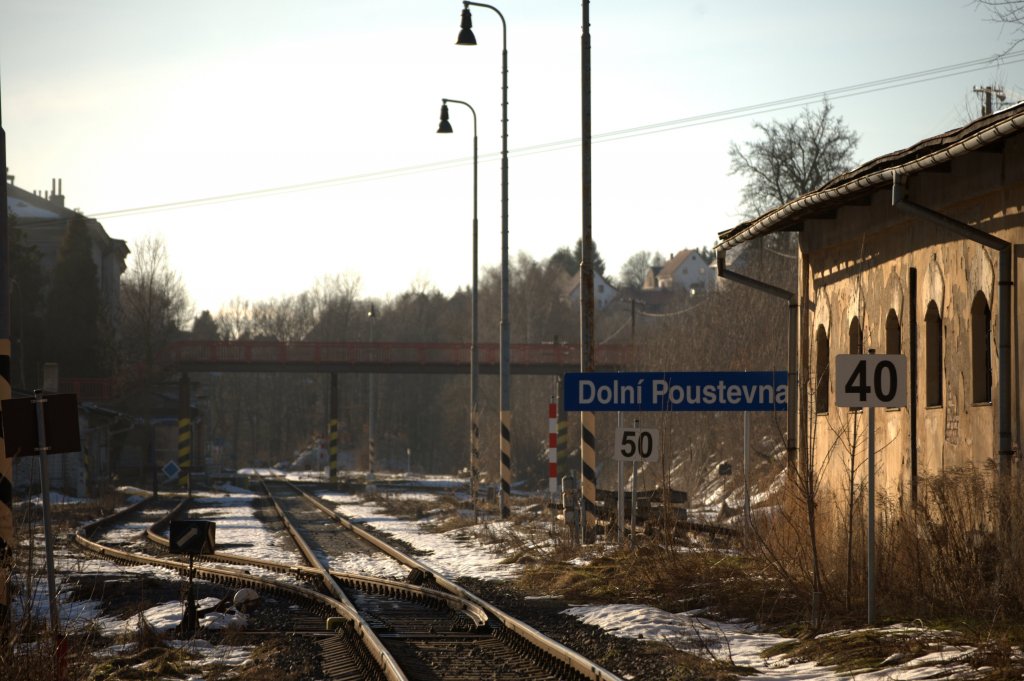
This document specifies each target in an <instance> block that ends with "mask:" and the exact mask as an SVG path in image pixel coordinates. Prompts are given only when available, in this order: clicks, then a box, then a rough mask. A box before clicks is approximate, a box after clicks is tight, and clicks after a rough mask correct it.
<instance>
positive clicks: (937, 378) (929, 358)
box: [924, 301, 942, 407]
mask: <svg viewBox="0 0 1024 681" xmlns="http://www.w3.org/2000/svg"><path fill="white" fill-rule="evenodd" d="M924 326H925V336H924V362H925V406H928V407H941V406H942V317H941V316H940V315H939V308H938V306H936V305H935V301H932V302H930V303H928V310H927V312H925V315H924Z"/></svg>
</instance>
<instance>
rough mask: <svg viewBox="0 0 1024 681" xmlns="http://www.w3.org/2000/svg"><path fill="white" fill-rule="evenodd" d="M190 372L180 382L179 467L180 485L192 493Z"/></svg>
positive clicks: (183, 375) (182, 376)
mask: <svg viewBox="0 0 1024 681" xmlns="http://www.w3.org/2000/svg"><path fill="white" fill-rule="evenodd" d="M189 387H190V386H189V382H188V374H182V375H181V380H180V381H179V382H178V467H179V468H180V469H181V473H180V475H179V477H178V486H179V487H184V488H185V491H187V492H188V494H189V495H191V494H192V414H191V412H190V409H189V402H191V397H190V395H189Z"/></svg>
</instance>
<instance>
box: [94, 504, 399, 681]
mask: <svg viewBox="0 0 1024 681" xmlns="http://www.w3.org/2000/svg"><path fill="white" fill-rule="evenodd" d="M151 499H152V497H147V498H144V499H143V500H142V501H140V502H138V503H136V504H133V505H132V506H129V507H126V508H124V509H122V510H121V511H118V512H117V513H114V514H112V515H110V516H106V517H104V518H99V519H97V520H94V521H92V522H90V523H87V524H85V525H83V526H82V527H81V528H79V529H78V530H77V531H76V532H75V535H74V537H75V542H76V543H78V544H79V545H81V546H82V547H84V548H85V549H87V550H89V551H91V552H93V553H98V554H100V555H102V556H104V557H106V558H107V559H109V560H111V561H113V562H115V563H123V564H130V565H155V566H158V567H163V568H166V569H169V570H173V571H175V572H178V573H179V574H183V575H187V574H188V573H189V571H190V570H194V574H195V575H196V576H199V577H201V578H202V579H205V580H208V581H210V582H213V583H215V584H224V583H233V584H242V585H244V586H248V587H250V588H253V589H257V590H260V591H264V592H267V591H269V592H271V593H275V594H278V595H288V596H291V597H293V598H297V599H299V600H304V601H307V602H312V603H316V604H317V605H319V606H320V607H322V608H324V609H326V610H328V611H332V612H333V613H334V614H335V615H336V616H339V617H341V618H343V620H344V621H346V622H348V623H349V624H350V625H351V631H352V633H353V634H355V636H356V637H357V638H358V639H359V640H360V642H361V643H362V644H363V646H364V647H365V649H366V650H367V651H368V652H369V653H370V655H371V659H372V661H373V663H374V664H376V665H377V666H378V668H379V669H380V671H381V673H382V674H383V676H384V678H385V679H387V680H388V681H409V679H408V677H407V676H406V675H405V674H404V672H402V670H401V669H400V668H399V666H398V664H397V662H396V661H395V660H394V658H393V657H392V656H391V653H390V652H389V651H388V650H387V648H385V647H384V644H383V643H381V641H380V639H379V638H377V635H376V634H375V633H374V632H373V631H372V629H371V628H370V626H369V624H367V623H366V622H365V621H364V620H363V618H362V617H361V616H360V615H359V613H358V611H357V610H356V609H355V608H354V607H353V606H352V604H351V603H350V602H349V601H348V599H347V598H345V599H344V600H341V599H337V598H334V597H332V596H328V595H326V594H323V593H321V592H319V591H316V590H314V589H308V588H306V587H301V586H296V585H294V584H287V583H284V582H280V581H278V580H275V579H271V578H269V577H258V576H254V575H251V574H248V573H246V572H242V571H240V570H232V569H228V568H218V567H211V566H203V565H199V566H192V567H190V566H189V565H188V563H184V562H180V561H175V560H170V559H167V558H159V557H156V556H143V555H139V554H135V553H131V552H129V551H124V550H122V549H117V548H114V547H110V546H104V545H103V544H100V543H99V542H96V541H93V540H92V539H90V538H89V535H91V533H92V532H94V531H95V530H97V529H99V528H100V527H102V526H104V525H109V524H113V523H114V522H116V521H117V520H118V519H120V518H121V517H123V516H124V515H126V514H128V513H131V512H132V511H135V510H138V509H139V508H140V507H142V506H143V505H145V504H147V503H148V502H149V501H150V500H151ZM187 501H188V499H187V498H186V500H185V501H184V502H183V503H180V504H178V506H176V507H175V509H174V510H173V511H172V512H171V513H169V514H168V515H167V516H165V517H164V518H162V519H161V521H158V522H162V521H166V522H170V519H171V517H172V516H173V515H174V514H176V513H179V512H180V511H181V510H182V509H183V508H184V505H185V504H187ZM147 534H148V532H147Z"/></svg>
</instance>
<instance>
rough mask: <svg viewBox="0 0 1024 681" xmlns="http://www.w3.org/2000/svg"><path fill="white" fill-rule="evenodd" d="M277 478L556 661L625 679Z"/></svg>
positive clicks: (608, 679) (592, 675)
mask: <svg viewBox="0 0 1024 681" xmlns="http://www.w3.org/2000/svg"><path fill="white" fill-rule="evenodd" d="M275 482H279V483H282V484H285V485H289V486H291V487H292V488H293V489H294V490H295V491H296V492H298V493H299V494H301V495H302V496H304V497H305V498H306V499H307V500H308V501H309V502H310V503H311V504H313V505H314V506H316V507H317V508H319V509H320V510H321V511H323V512H324V513H325V514H326V515H328V516H330V517H331V518H332V519H334V520H335V521H336V522H338V523H339V524H340V525H342V526H344V527H345V528H346V529H348V530H350V531H352V532H354V533H355V534H357V535H358V536H360V537H362V538H363V539H365V540H366V541H368V542H370V543H371V544H373V545H374V546H376V547H377V548H379V549H380V550H381V551H383V552H384V553H386V554H388V555H389V556H391V557H392V558H394V559H395V560H397V561H399V562H400V563H402V564H403V565H406V566H407V567H409V568H410V569H414V570H420V571H422V572H423V573H425V574H427V575H430V576H431V577H432V578H433V580H434V582H435V583H436V584H437V585H438V586H441V587H443V588H444V589H446V590H448V591H449V592H451V593H452V594H454V595H456V596H460V597H462V598H464V599H466V600H467V601H470V602H472V603H476V604H477V605H478V606H480V607H481V608H482V609H483V610H484V611H485V612H487V613H489V614H490V615H491V616H492V617H494V618H495V619H496V620H497V621H499V622H500V623H501V624H502V625H503V626H504V627H505V628H506V629H508V630H509V631H511V632H512V633H514V634H517V635H518V636H520V637H522V638H523V639H525V640H527V641H529V642H530V643H531V644H533V645H534V646H536V647H537V648H539V649H540V650H543V651H544V652H546V653H547V654H548V655H551V656H552V657H553V658H555V659H556V660H557V661H559V662H561V663H563V664H565V665H568V666H569V667H570V668H571V669H573V670H574V671H576V672H578V673H580V674H582V675H584V676H586V677H587V678H588V679H591V680H592V681H623V679H622V678H621V677H619V676H617V675H615V674H613V673H612V672H610V671H608V670H607V669H605V668H603V667H601V666H599V665H597V664H595V663H594V662H592V661H591V660H588V659H587V658H585V657H583V656H582V655H580V654H579V653H577V652H576V651H575V650H572V649H571V648H567V647H566V646H564V645H562V644H561V643H559V642H558V641H555V640H554V639H552V638H549V637H547V636H545V635H544V634H542V633H540V632H539V631H537V630H536V629H534V628H533V627H531V626H530V625H528V624H526V623H525V622H522V621H520V620H518V619H516V618H515V617H512V616H511V615H509V614H507V613H505V612H504V611H502V610H501V609H500V608H498V607H496V606H494V605H492V604H490V603H488V602H487V601H485V600H483V599H481V598H480V597H478V596H477V595H476V594H474V593H472V592H470V591H468V590H466V589H464V588H462V587H461V586H459V585H458V584H456V583H455V582H453V581H451V580H449V579H447V578H446V577H444V576H442V575H440V574H438V573H437V572H436V571H434V570H433V569H432V568H430V567H427V566H426V565H424V564H423V563H421V562H419V561H418V560H416V559H415V558H412V557H411V556H407V555H406V554H404V553H402V552H401V551H399V550H398V549H396V548H394V547H393V546H391V545H390V544H387V543H386V542H384V541H383V540H381V539H379V538H378V537H376V536H374V535H373V534H371V533H369V532H367V531H366V530H364V529H363V528H361V527H359V526H358V525H356V524H355V523H353V522H352V521H351V520H349V519H348V518H346V517H345V516H344V515H342V514H340V513H338V512H337V511H335V510H334V509H332V508H330V507H328V506H326V505H325V504H324V503H323V502H322V501H320V499H319V498H317V497H316V496H315V495H312V494H309V493H308V492H307V491H306V490H303V489H302V488H300V487H298V486H297V485H295V484H294V483H292V482H291V481H288V480H275Z"/></svg>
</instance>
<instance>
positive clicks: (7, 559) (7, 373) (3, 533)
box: [0, 121, 14, 626]
mask: <svg viewBox="0 0 1024 681" xmlns="http://www.w3.org/2000/svg"><path fill="white" fill-rule="evenodd" d="M0 168H3V170H4V177H3V181H2V182H0V400H9V399H11V296H10V287H9V282H10V278H11V277H10V270H9V269H8V252H7V136H6V134H5V133H4V128H3V124H2V121H0ZM13 552H14V464H13V463H12V460H11V459H9V458H7V451H6V450H5V449H4V443H3V433H2V432H0V626H2V625H4V624H5V623H6V622H7V621H8V619H9V617H10V603H11V600H10V594H9V593H8V591H7V585H8V584H9V583H10V579H9V575H10V569H9V568H10V564H11V560H12V559H13Z"/></svg>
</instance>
